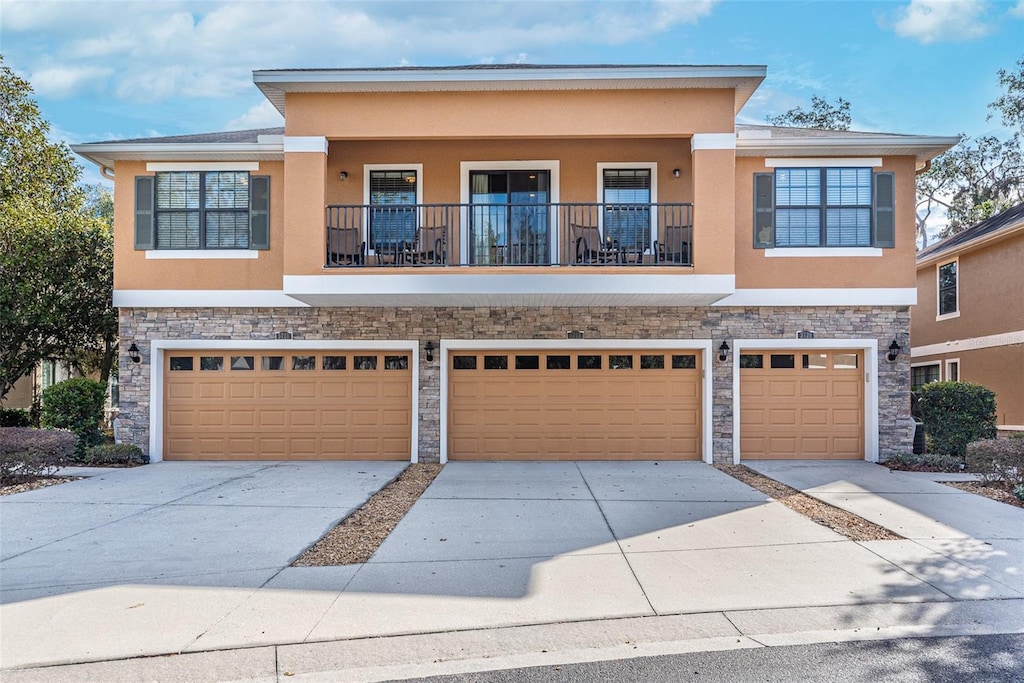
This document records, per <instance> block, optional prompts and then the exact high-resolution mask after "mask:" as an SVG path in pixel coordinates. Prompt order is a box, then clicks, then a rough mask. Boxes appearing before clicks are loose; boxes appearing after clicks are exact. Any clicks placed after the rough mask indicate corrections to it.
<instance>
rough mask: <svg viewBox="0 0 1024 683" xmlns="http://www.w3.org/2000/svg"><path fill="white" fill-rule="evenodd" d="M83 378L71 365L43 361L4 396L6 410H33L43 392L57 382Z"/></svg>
mask: <svg viewBox="0 0 1024 683" xmlns="http://www.w3.org/2000/svg"><path fill="white" fill-rule="evenodd" d="M72 377H81V375H80V374H79V373H78V372H76V371H75V370H74V369H73V368H72V367H71V366H70V365H67V364H66V363H61V362H58V361H52V360H44V361H41V362H40V363H39V364H38V365H36V366H35V368H34V369H33V370H32V372H31V373H29V374H27V375H25V376H24V377H22V378H21V379H19V380H18V381H17V382H15V383H14V387H13V388H12V389H11V390H10V391H8V392H7V395H6V396H4V404H3V407H4V408H21V409H22V410H31V409H32V404H33V403H34V402H35V401H37V400H39V399H40V398H41V397H42V395H43V390H44V389H46V388H47V387H49V386H52V385H54V384H56V383H57V382H63V381H64V380H66V379H71V378H72Z"/></svg>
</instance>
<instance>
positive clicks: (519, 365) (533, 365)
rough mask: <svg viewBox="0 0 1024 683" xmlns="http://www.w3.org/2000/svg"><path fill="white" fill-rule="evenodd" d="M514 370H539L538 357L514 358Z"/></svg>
mask: <svg viewBox="0 0 1024 683" xmlns="http://www.w3.org/2000/svg"><path fill="white" fill-rule="evenodd" d="M516 370H540V356H516Z"/></svg>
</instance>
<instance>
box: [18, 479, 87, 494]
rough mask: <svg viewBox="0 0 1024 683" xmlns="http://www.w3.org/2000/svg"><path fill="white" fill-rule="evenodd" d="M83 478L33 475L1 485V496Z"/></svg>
mask: <svg viewBox="0 0 1024 683" xmlns="http://www.w3.org/2000/svg"><path fill="white" fill-rule="evenodd" d="M81 478H82V477H32V478H30V479H26V480H25V481H19V482H17V483H14V484H6V485H4V486H0V496H9V495H11V494H14V493H24V492H25V491H34V490H35V489H42V488H46V487H47V486H54V485H55V484H64V483H67V482H69V481H75V480H76V479H81Z"/></svg>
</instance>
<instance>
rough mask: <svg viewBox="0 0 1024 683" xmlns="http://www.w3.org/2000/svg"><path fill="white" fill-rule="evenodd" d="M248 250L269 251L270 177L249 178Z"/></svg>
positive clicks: (256, 176)
mask: <svg viewBox="0 0 1024 683" xmlns="http://www.w3.org/2000/svg"><path fill="white" fill-rule="evenodd" d="M249 248H250V249H270V176H267V175H254V176H252V177H250V178H249Z"/></svg>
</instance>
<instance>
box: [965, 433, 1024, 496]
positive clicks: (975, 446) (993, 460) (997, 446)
mask: <svg viewBox="0 0 1024 683" xmlns="http://www.w3.org/2000/svg"><path fill="white" fill-rule="evenodd" d="M967 469H968V470H970V471H971V472H977V473H978V474H980V475H981V480H982V481H984V482H985V483H986V484H1003V485H1005V486H1006V488H1008V489H1011V490H1012V489H1013V488H1014V487H1016V486H1024V439H984V440H982V441H975V442H973V443H971V444H968V446H967Z"/></svg>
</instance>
